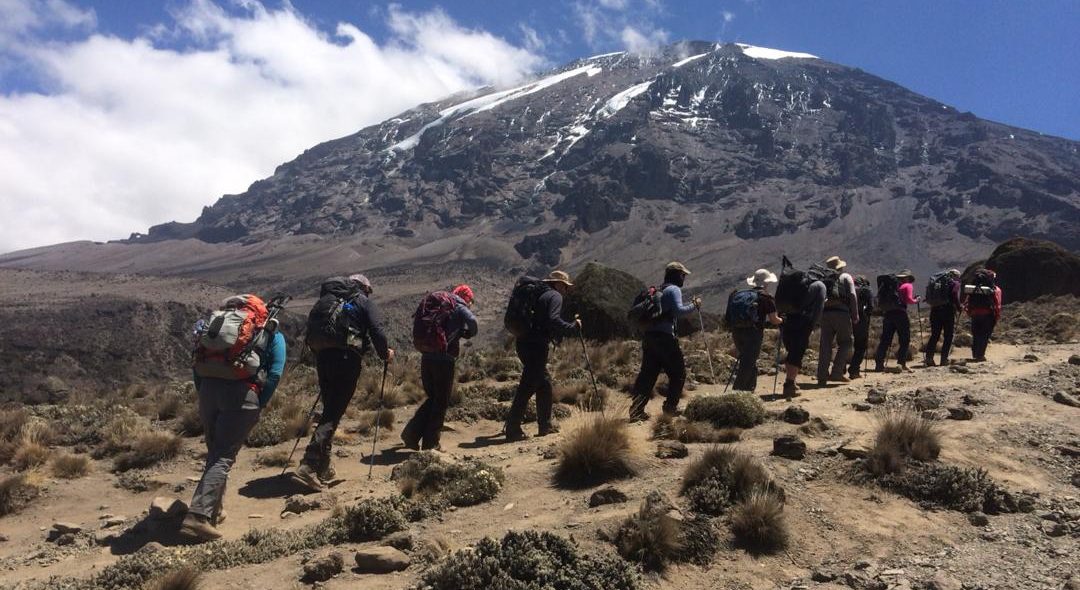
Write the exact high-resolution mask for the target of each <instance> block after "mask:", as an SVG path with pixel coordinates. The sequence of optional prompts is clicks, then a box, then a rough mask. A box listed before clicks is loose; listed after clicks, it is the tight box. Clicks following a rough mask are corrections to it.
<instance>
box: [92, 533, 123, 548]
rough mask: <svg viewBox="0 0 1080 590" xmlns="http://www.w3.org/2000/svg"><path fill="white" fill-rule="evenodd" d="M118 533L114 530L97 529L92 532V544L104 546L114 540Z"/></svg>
mask: <svg viewBox="0 0 1080 590" xmlns="http://www.w3.org/2000/svg"><path fill="white" fill-rule="evenodd" d="M118 537H119V535H117V534H116V531H97V532H96V533H94V544H95V545H100V546H105V545H108V544H110V543H112V542H113V541H115V540H116V539H117V538H118Z"/></svg>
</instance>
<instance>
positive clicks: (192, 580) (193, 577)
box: [150, 567, 203, 590]
mask: <svg viewBox="0 0 1080 590" xmlns="http://www.w3.org/2000/svg"><path fill="white" fill-rule="evenodd" d="M202 585H203V584H202V572H200V571H198V570H196V569H195V568H192V567H184V568H181V569H178V570H173V571H171V572H169V573H167V574H165V575H164V576H161V577H160V578H158V579H157V580H156V581H154V582H153V583H152V584H150V588H152V590H198V589H199V588H202Z"/></svg>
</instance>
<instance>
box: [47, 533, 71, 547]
mask: <svg viewBox="0 0 1080 590" xmlns="http://www.w3.org/2000/svg"><path fill="white" fill-rule="evenodd" d="M51 540H52V542H53V543H56V544H57V545H61V546H63V545H74V544H75V535H74V534H73V533H64V534H62V535H60V536H58V537H56V538H55V539H51Z"/></svg>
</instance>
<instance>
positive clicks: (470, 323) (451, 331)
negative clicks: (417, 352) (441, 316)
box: [422, 294, 479, 360]
mask: <svg viewBox="0 0 1080 590" xmlns="http://www.w3.org/2000/svg"><path fill="white" fill-rule="evenodd" d="M450 296H451V297H453V298H454V303H455V305H454V311H453V313H451V314H450V316H449V317H448V318H446V325H445V326H444V329H445V330H446V352H425V353H424V354H423V355H422V356H424V357H427V358H436V359H449V360H453V359H456V358H457V357H458V355H460V354H461V339H462V338H464V339H466V340H468V339H469V338H472V337H473V336H476V333H477V331H478V330H479V327H478V325H477V322H476V316H475V315H474V314H473V312H472V310H471V309H469V306H468V305H466V304H465V300H463V299H462V298H460V297H458V296H457V295H454V294H451V295H450Z"/></svg>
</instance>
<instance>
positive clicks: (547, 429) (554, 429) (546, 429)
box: [536, 424, 559, 436]
mask: <svg viewBox="0 0 1080 590" xmlns="http://www.w3.org/2000/svg"><path fill="white" fill-rule="evenodd" d="M558 432H559V427H558V426H556V425H554V424H550V425H548V426H541V427H540V428H539V429H538V430H537V431H536V436H547V435H549V434H558Z"/></svg>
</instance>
